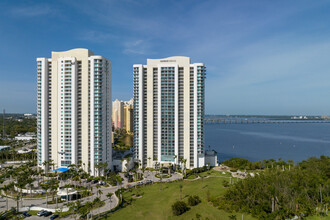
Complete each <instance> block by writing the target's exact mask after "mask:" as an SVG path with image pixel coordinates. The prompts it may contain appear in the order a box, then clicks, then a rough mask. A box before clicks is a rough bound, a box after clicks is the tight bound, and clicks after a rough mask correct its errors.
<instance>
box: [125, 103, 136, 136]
mask: <svg viewBox="0 0 330 220" xmlns="http://www.w3.org/2000/svg"><path fill="white" fill-rule="evenodd" d="M133 104H134V101H133V99H131V100H129V101H128V102H124V125H123V128H124V129H125V130H126V131H127V132H128V133H129V134H132V133H133Z"/></svg>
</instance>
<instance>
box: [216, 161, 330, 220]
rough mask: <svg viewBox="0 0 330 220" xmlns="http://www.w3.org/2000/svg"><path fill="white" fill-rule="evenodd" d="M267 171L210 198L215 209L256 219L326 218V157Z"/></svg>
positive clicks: (329, 199)
mask: <svg viewBox="0 0 330 220" xmlns="http://www.w3.org/2000/svg"><path fill="white" fill-rule="evenodd" d="M283 167H284V165H283V166H280V167H279V166H276V168H275V167H274V168H267V167H266V169H264V171H263V172H259V173H258V175H255V176H254V177H248V178H246V179H244V180H243V181H239V182H237V183H236V184H234V185H232V186H230V187H229V189H228V190H227V191H226V192H225V193H224V194H223V195H220V196H219V197H217V199H213V200H212V202H213V204H214V206H215V207H219V208H220V209H222V210H226V211H237V212H246V213H250V214H252V215H253V216H255V217H257V218H258V219H286V218H293V217H294V216H298V217H306V216H313V215H314V216H315V215H316V216H326V213H327V211H328V208H329V203H330V157H327V156H321V157H320V158H319V159H318V158H310V159H308V160H306V161H302V162H301V163H299V164H298V165H296V166H291V167H290V168H289V169H285V168H283Z"/></svg>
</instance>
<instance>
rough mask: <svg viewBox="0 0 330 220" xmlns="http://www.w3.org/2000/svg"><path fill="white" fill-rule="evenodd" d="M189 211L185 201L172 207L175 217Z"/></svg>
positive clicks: (178, 202)
mask: <svg viewBox="0 0 330 220" xmlns="http://www.w3.org/2000/svg"><path fill="white" fill-rule="evenodd" d="M188 210H189V207H188V206H187V204H186V203H185V202H183V201H177V202H175V203H174V204H173V205H172V211H173V215H175V216H178V215H181V214H183V213H185V212H186V211H188Z"/></svg>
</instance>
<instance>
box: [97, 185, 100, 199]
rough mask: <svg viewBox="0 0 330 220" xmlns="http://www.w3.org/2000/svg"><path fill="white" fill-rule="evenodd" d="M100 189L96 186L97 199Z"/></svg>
mask: <svg viewBox="0 0 330 220" xmlns="http://www.w3.org/2000/svg"><path fill="white" fill-rule="evenodd" d="M100 188H101V186H100V185H96V189H97V190H96V194H97V197H99V191H100Z"/></svg>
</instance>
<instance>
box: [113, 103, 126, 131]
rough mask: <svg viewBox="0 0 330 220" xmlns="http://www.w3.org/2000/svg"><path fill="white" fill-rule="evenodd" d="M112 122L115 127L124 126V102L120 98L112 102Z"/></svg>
mask: <svg viewBox="0 0 330 220" xmlns="http://www.w3.org/2000/svg"><path fill="white" fill-rule="evenodd" d="M112 124H113V127H114V129H118V128H123V126H124V102H123V101H119V100H118V99H116V100H115V101H114V102H112Z"/></svg>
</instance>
